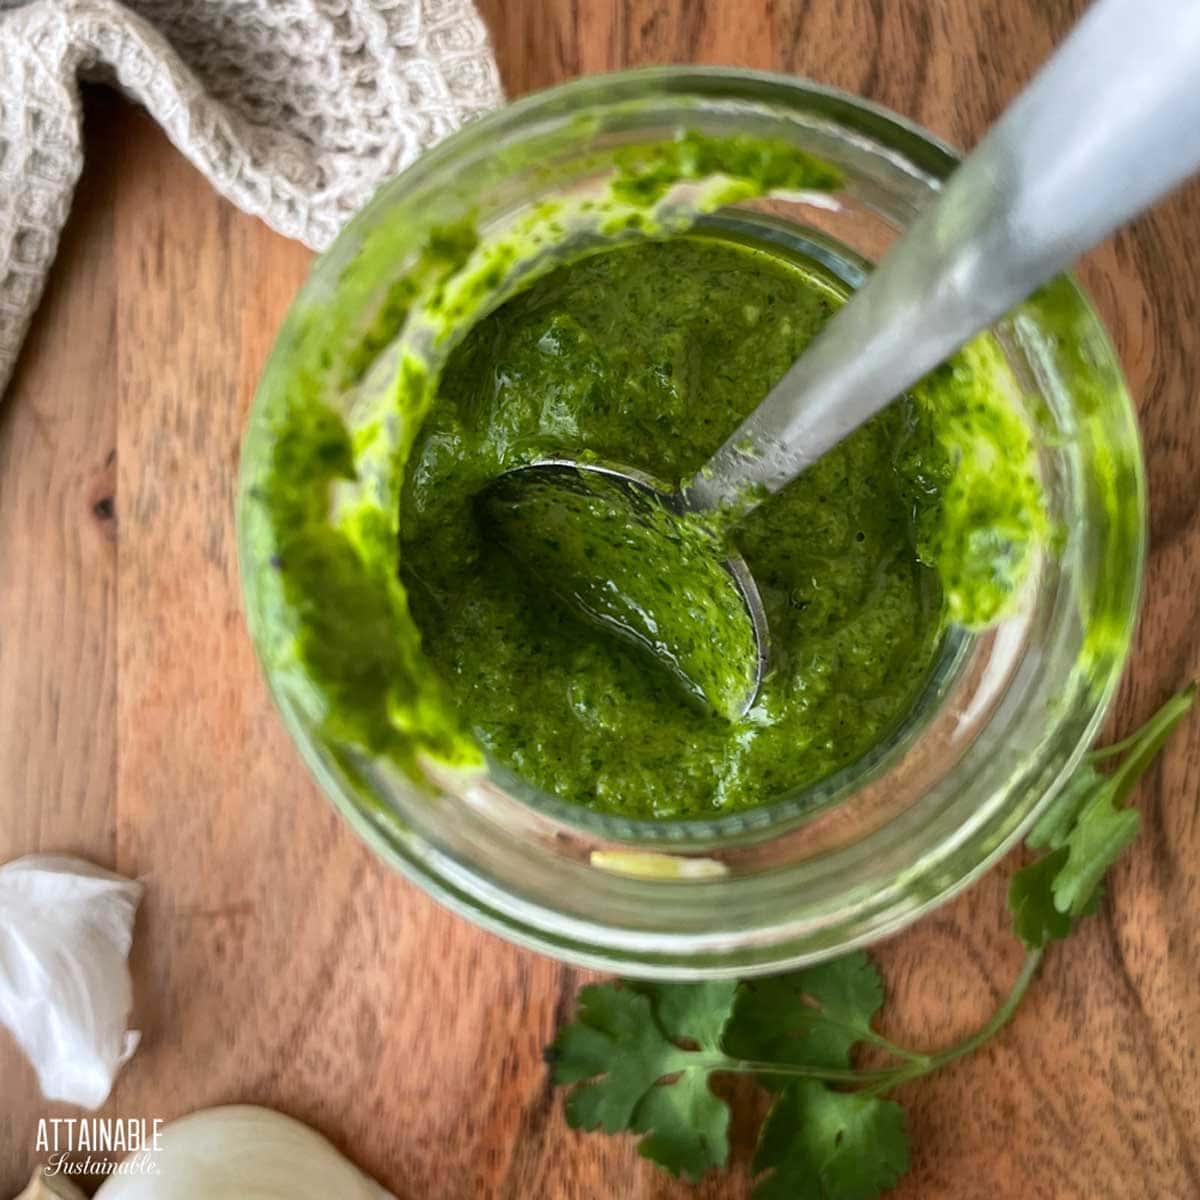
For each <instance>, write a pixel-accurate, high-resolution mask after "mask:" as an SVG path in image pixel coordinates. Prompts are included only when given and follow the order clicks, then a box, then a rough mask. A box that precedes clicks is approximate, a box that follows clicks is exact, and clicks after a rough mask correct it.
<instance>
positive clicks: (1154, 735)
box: [1088, 683, 1196, 762]
mask: <svg viewBox="0 0 1200 1200" xmlns="http://www.w3.org/2000/svg"><path fill="white" fill-rule="evenodd" d="M1195 698H1196V684H1195V683H1192V684H1189V685H1188V686H1187V687H1186V688H1184V690H1183V691H1182V692H1180V693H1179V695H1177V696H1172V697H1171V699H1170V700H1168V701H1167V702H1166V703H1165V704H1164V705H1163V706H1162V707H1161V708H1160V709H1159V710H1158V711H1157V712H1156V713H1155V714H1154V716H1152V717H1151V718H1150V720H1148V721H1147V722H1146V723H1145V725H1143V726H1142V727H1141V728H1140V729H1135V730H1134V731H1133V732H1132V733H1131V734H1130V735H1129V736H1128V737H1123V738H1122V739H1121V740H1120V741H1119V742H1113V743H1112V744H1111V745H1109V746H1102V747H1101V748H1100V749H1098V750H1091V751H1089V752H1088V758H1090V759H1091V760H1092V761H1093V762H1101V761H1103V760H1104V759H1106V758H1115V757H1116V756H1117V755H1118V754H1124V753H1125V751H1126V750H1132V749H1133V748H1134V747H1135V746H1138V745H1140V744H1141V743H1142V742H1147V743H1149V744H1150V745H1151V746H1153V751H1152V752H1151V753H1150V755H1149V756H1148V757H1147V758H1146V761H1149V759H1151V758H1153V757H1154V755H1155V754H1156V753H1157V752H1158V749H1159V747H1160V746H1161V745H1162V744H1163V742H1164V741H1166V738H1167V735H1168V734H1169V733H1170V732H1171V731H1172V730H1173V729H1174V728H1175V726H1176V725H1177V724H1178V723H1179V720H1180V718H1181V717H1182V716H1183V715H1184V713H1186V712H1187V710H1188V709H1189V708H1191V707H1192V701H1193V700H1195Z"/></svg>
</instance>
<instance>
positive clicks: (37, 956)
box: [0, 855, 142, 1108]
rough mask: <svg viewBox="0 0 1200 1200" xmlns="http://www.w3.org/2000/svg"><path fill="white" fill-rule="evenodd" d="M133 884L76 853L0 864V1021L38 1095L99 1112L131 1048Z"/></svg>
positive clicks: (136, 889) (138, 890) (136, 893)
mask: <svg viewBox="0 0 1200 1200" xmlns="http://www.w3.org/2000/svg"><path fill="white" fill-rule="evenodd" d="M141 896H142V885H141V884H140V883H136V882H135V881H133V880H131V879H125V878H123V877H122V876H120V875H114V874H113V873H112V872H111V871H105V870H103V869H102V868H100V867H96V866H93V865H92V864H91V863H88V862H84V861H83V860H82V859H78V858H68V857H66V856H62V855H30V856H28V857H26V858H19V859H17V860H16V861H15V862H10V863H8V864H6V865H5V866H3V867H0V1024H3V1025H6V1026H8V1028H9V1029H10V1030H11V1031H12V1034H13V1036H14V1037H15V1038H16V1040H17V1043H18V1044H19V1045H20V1047H21V1049H22V1050H24V1052H25V1053H26V1055H27V1056H28V1057H29V1060H30V1061H31V1062H32V1063H33V1066H34V1069H35V1070H36V1071H37V1076H38V1082H39V1083H40V1085H41V1089H42V1094H43V1095H44V1096H45V1097H46V1099H47V1100H67V1101H70V1102H71V1103H73V1104H79V1105H82V1106H83V1107H85V1108H98V1107H99V1106H100V1105H101V1104H103V1103H104V1101H105V1099H106V1098H107V1097H108V1093H109V1092H110V1091H111V1090H112V1085H113V1080H114V1079H115V1078H116V1075H117V1072H118V1071H119V1070H120V1069H121V1067H122V1066H123V1065H124V1064H125V1062H126V1061H128V1059H129V1057H130V1056H131V1055H132V1054H133V1052H134V1049H135V1048H136V1047H137V1039H138V1035H137V1034H136V1033H134V1032H131V1031H129V1030H128V1029H127V1028H126V1025H127V1023H128V1020H129V1010H130V1008H131V1007H132V1005H133V986H132V984H131V983H130V979H129V967H128V964H127V962H126V959H127V958H128V955H129V946H130V942H131V940H132V937H133V919H134V915H135V913H136V911H137V906H138V902H139V900H140V899H141Z"/></svg>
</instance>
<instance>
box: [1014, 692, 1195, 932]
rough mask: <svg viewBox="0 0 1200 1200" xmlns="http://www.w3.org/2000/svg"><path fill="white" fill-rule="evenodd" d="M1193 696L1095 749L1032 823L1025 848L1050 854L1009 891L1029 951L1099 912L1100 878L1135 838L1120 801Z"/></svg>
mask: <svg viewBox="0 0 1200 1200" xmlns="http://www.w3.org/2000/svg"><path fill="white" fill-rule="evenodd" d="M1195 695H1196V685H1195V684H1192V686H1191V687H1189V688H1187V689H1186V690H1184V691H1183V692H1181V693H1180V694H1179V695H1178V696H1174V697H1172V698H1171V699H1170V700H1168V701H1167V702H1166V704H1164V705H1163V706H1162V707H1161V708H1160V709H1159V710H1158V711H1157V712H1156V713H1155V714H1154V716H1152V717H1151V718H1150V720H1148V721H1147V722H1146V723H1145V725H1143V726H1142V727H1141V728H1140V729H1139V730H1137V731H1136V732H1135V733H1133V734H1131V735H1130V736H1129V737H1127V738H1125V739H1123V740H1122V741H1120V742H1118V743H1117V744H1116V745H1115V746H1108V747H1106V748H1105V749H1102V750H1093V751H1092V752H1091V753H1090V754H1088V756H1087V757H1086V758H1085V759H1084V760H1083V762H1082V763H1081V764H1080V766H1079V768H1078V769H1077V770H1076V771H1075V773H1074V775H1072V776H1071V778H1070V779H1068V780H1067V782H1066V783H1065V784H1064V785H1063V788H1062V790H1061V791H1060V792H1059V794H1058V795H1057V796H1055V797H1054V799H1053V800H1052V801H1051V802H1050V804H1049V805H1048V806H1047V807H1046V810H1045V812H1043V813H1042V815H1041V816H1040V817H1039V818H1038V820H1037V822H1036V823H1035V824H1034V826H1033V829H1032V830H1031V831H1030V834H1029V837H1028V839H1027V840H1028V843H1029V845H1030V846H1032V847H1034V848H1035V849H1047V848H1048V849H1049V850H1050V853H1049V854H1047V855H1045V856H1044V857H1043V858H1040V859H1038V860H1037V861H1035V862H1032V863H1030V864H1029V865H1028V866H1027V867H1023V868H1022V869H1021V870H1020V871H1018V872H1017V873H1016V874H1015V875H1014V876H1013V880H1012V883H1011V885H1010V886H1009V891H1008V906H1009V908H1010V909H1011V911H1012V915H1013V927H1014V929H1015V930H1016V933H1017V936H1018V937H1020V939H1021V940H1022V941H1023V942H1024V943H1025V944H1026V945H1027V946H1029V947H1031V948H1036V947H1039V946H1044V945H1045V944H1046V943H1047V942H1049V941H1051V940H1053V939H1054V938H1063V937H1066V936H1067V935H1068V934H1070V932H1071V931H1072V929H1074V927H1075V922H1076V921H1077V920H1078V919H1079V918H1080V917H1086V916H1089V915H1090V914H1092V913H1094V912H1095V911H1096V909H1097V908H1098V907H1099V904H1100V898H1101V887H1102V883H1103V879H1104V875H1105V873H1106V872H1107V871H1108V869H1109V867H1111V866H1112V864H1113V863H1114V862H1116V860H1117V859H1118V858H1119V857H1120V855H1121V854H1122V852H1123V851H1124V850H1125V849H1126V847H1127V846H1129V844H1130V843H1131V842H1132V841H1133V840H1134V839H1135V838H1136V837H1137V832H1138V825H1139V822H1140V817H1139V816H1138V813H1137V811H1136V810H1135V809H1132V808H1126V807H1124V805H1125V802H1126V800H1128V798H1129V796H1130V795H1131V793H1132V792H1133V789H1134V788H1135V787H1136V786H1137V784H1138V780H1139V779H1141V777H1142V775H1143V774H1144V773H1145V771H1146V768H1147V767H1149V765H1150V763H1151V762H1152V761H1153V760H1154V757H1155V755H1156V754H1157V753H1158V752H1159V750H1160V749H1161V748H1162V745H1163V743H1164V742H1165V741H1166V740H1167V738H1168V737H1169V736H1170V734H1171V731H1172V730H1173V729H1174V728H1175V726H1176V725H1178V724H1179V722H1180V721H1181V720H1182V719H1183V717H1184V715H1185V714H1186V713H1187V711H1188V710H1189V709H1190V708H1191V706H1192V702H1193V701H1194V699H1195ZM1118 756H1120V757H1121V758H1122V761H1121V765H1120V766H1119V767H1118V768H1117V769H1116V770H1115V771H1113V772H1112V774H1111V775H1101V774H1100V772H1099V771H1097V770H1096V767H1095V764H1096V763H1098V762H1102V761H1106V760H1108V759H1113V758H1116V757H1118Z"/></svg>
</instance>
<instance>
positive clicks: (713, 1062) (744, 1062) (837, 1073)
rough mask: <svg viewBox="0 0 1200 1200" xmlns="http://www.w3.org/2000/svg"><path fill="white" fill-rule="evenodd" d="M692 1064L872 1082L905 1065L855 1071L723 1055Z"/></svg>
mask: <svg viewBox="0 0 1200 1200" xmlns="http://www.w3.org/2000/svg"><path fill="white" fill-rule="evenodd" d="M695 1065H696V1066H698V1067H703V1068H704V1069H706V1070H709V1071H728V1072H729V1073H730V1074H731V1075H773V1076H780V1077H785V1078H787V1079H823V1080H824V1081H825V1082H826V1083H871V1082H874V1081H875V1080H880V1081H883V1080H887V1079H890V1078H892V1076H893V1075H895V1074H896V1073H897V1071H901V1070H903V1071H907V1070H909V1069H910V1068H908V1067H887V1068H884V1069H882V1070H878V1071H855V1070H853V1069H852V1068H849V1067H847V1068H845V1069H842V1068H838V1067H801V1066H797V1065H796V1064H794V1063H773V1062H752V1061H750V1060H749V1059H744V1058H725V1057H724V1056H723V1055H716V1056H713V1057H712V1058H710V1059H706V1060H705V1061H703V1062H701V1061H699V1060H696V1061H695Z"/></svg>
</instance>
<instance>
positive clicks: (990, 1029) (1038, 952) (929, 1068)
mask: <svg viewBox="0 0 1200 1200" xmlns="http://www.w3.org/2000/svg"><path fill="white" fill-rule="evenodd" d="M1044 953H1045V949H1044V947H1042V946H1038V947H1037V948H1036V949H1032V950H1029V951H1027V952H1026V954H1025V961H1024V963H1022V964H1021V970H1020V972H1019V974H1018V975H1017V977H1016V979H1015V980H1014V981H1013V985H1012V988H1011V989H1010V990H1009V993H1008V995H1007V996H1006V997H1005V999H1004V1003H1003V1004H1001V1005H1000V1007H999V1008H998V1009H996V1011H995V1012H994V1013H992V1015H991V1016H990V1017H989V1018H988V1020H987V1021H986V1022H985V1023H984V1024H983V1025H981V1026H980V1027H979V1028H978V1029H977V1030H976V1031H975V1032H974V1033H972V1034H970V1035H968V1036H967V1037H965V1038H963V1039H962V1041H961V1042H956V1043H955V1044H954V1045H953V1046H947V1047H946V1049H945V1050H938V1051H937V1052H936V1053H934V1054H930V1055H928V1056H927V1057H926V1060H925V1064H924V1065H918V1064H915V1063H914V1064H913V1066H911V1067H898V1068H896V1069H895V1070H893V1071H891V1072H888V1073H887V1074H888V1075H889V1078H888V1079H886V1080H881V1081H880V1082H878V1083H876V1084H875V1086H873V1087H870V1088H867V1089H866V1091H867V1093H868V1094H869V1095H881V1094H882V1093H884V1092H890V1091H891V1090H892V1089H893V1088H897V1087H899V1086H900V1085H901V1084H902V1083H908V1082H909V1081H910V1080H913V1079H919V1078H921V1076H922V1075H929V1074H932V1073H933V1072H934V1071H938V1070H940V1069H941V1068H942V1067H944V1066H947V1065H948V1064H949V1063H952V1062H953V1061H954V1060H955V1059H956V1058H962V1057H964V1056H965V1055H967V1054H971V1053H973V1052H974V1051H976V1050H978V1049H979V1047H980V1046H982V1045H983V1044H984V1043H985V1042H988V1041H990V1040H991V1039H992V1038H994V1037H995V1036H996V1034H998V1033H999V1032H1000V1030H1002V1029H1003V1028H1004V1027H1005V1025H1007V1024H1008V1023H1009V1021H1011V1020H1012V1019H1013V1016H1014V1015H1015V1014H1016V1011H1017V1008H1018V1007H1019V1006H1020V1003H1021V1001H1022V999H1023V998H1024V996H1025V993H1026V991H1028V989H1029V985H1030V984H1031V983H1032V982H1033V977H1034V976H1035V975H1036V974H1037V971H1038V967H1039V966H1041V963H1042V955H1043V954H1044ZM864 1075H865V1072H864Z"/></svg>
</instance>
